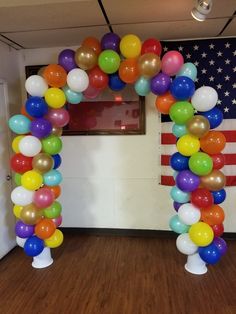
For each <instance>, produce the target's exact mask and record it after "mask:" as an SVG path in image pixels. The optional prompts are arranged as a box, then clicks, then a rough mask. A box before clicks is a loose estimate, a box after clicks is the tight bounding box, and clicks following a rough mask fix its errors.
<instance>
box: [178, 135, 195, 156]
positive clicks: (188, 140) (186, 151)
mask: <svg viewBox="0 0 236 314" xmlns="http://www.w3.org/2000/svg"><path fill="white" fill-rule="evenodd" d="M176 145H177V149H178V151H179V152H180V154H182V155H184V156H192V155H193V154H195V153H196V152H198V151H199V148H200V142H199V140H198V138H197V137H196V136H193V135H190V134H186V135H183V136H181V137H180V138H179V139H178V141H177V144H176Z"/></svg>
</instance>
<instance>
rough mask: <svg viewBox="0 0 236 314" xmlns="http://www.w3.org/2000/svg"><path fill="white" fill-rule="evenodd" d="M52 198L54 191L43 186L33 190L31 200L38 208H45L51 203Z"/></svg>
mask: <svg viewBox="0 0 236 314" xmlns="http://www.w3.org/2000/svg"><path fill="white" fill-rule="evenodd" d="M54 198H55V197H54V193H53V192H52V191H51V190H50V189H49V188H47V187H45V186H44V187H42V188H41V189H39V190H38V191H36V192H35V194H34V198H33V201H34V203H35V205H36V206H37V207H38V208H45V207H48V206H51V205H52V203H53V202H54Z"/></svg>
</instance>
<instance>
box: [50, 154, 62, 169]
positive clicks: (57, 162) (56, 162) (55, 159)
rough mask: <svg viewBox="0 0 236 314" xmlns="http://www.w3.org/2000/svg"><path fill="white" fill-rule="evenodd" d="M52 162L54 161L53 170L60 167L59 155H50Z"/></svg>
mask: <svg viewBox="0 0 236 314" xmlns="http://www.w3.org/2000/svg"><path fill="white" fill-rule="evenodd" d="M52 158H53V161H54V167H53V169H57V168H59V167H60V165H61V156H60V155H59V154H56V155H52Z"/></svg>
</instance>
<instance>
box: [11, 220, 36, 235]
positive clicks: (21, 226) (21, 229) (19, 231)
mask: <svg viewBox="0 0 236 314" xmlns="http://www.w3.org/2000/svg"><path fill="white" fill-rule="evenodd" d="M15 233H16V235H17V236H18V237H20V238H23V239H25V238H29V237H31V236H32V235H33V234H34V226H32V225H27V224H25V223H23V221H21V220H18V221H17V223H16V225H15Z"/></svg>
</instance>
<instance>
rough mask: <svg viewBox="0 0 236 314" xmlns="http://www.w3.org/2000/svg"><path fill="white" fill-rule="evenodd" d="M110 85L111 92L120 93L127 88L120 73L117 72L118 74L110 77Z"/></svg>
mask: <svg viewBox="0 0 236 314" xmlns="http://www.w3.org/2000/svg"><path fill="white" fill-rule="evenodd" d="M108 85H109V87H110V89H111V90H114V91H120V90H122V89H124V88H125V86H126V83H125V82H123V81H122V80H121V79H120V77H119V75H118V72H116V73H113V74H111V75H109V82H108Z"/></svg>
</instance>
